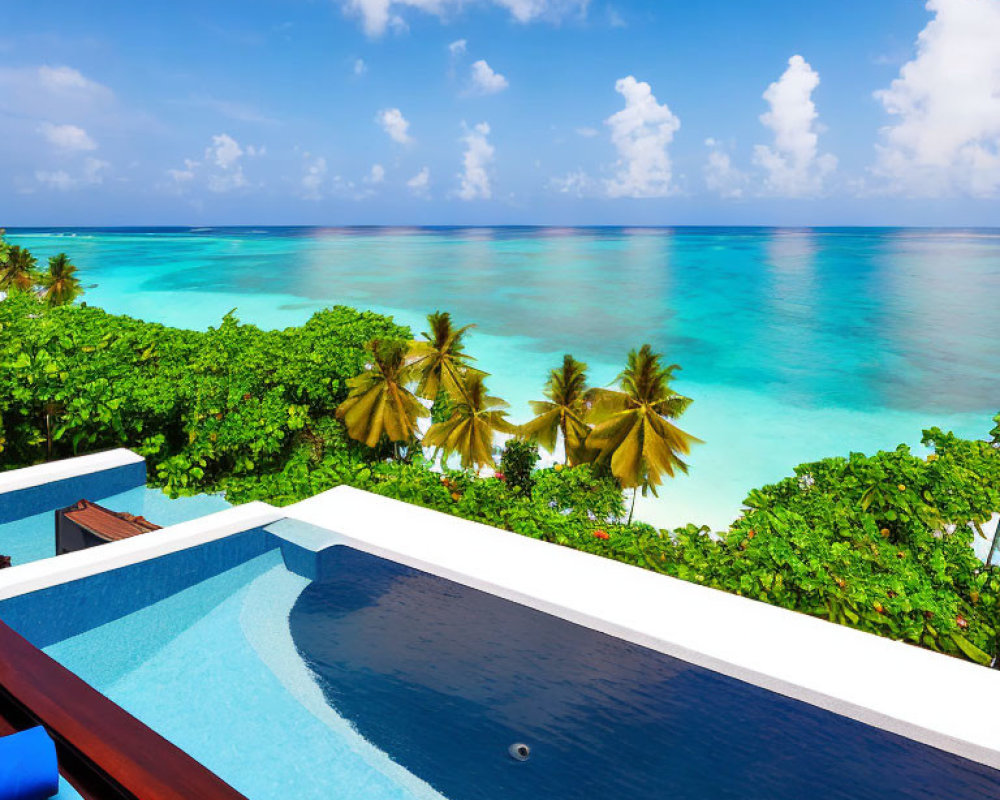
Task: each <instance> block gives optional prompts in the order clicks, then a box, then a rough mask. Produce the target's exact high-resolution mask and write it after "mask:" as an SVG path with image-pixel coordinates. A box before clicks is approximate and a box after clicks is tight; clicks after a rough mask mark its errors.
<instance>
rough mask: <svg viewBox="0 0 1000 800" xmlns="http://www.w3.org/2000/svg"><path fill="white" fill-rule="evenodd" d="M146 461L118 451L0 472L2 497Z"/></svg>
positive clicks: (140, 457) (134, 455)
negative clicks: (10, 493)
mask: <svg viewBox="0 0 1000 800" xmlns="http://www.w3.org/2000/svg"><path fill="white" fill-rule="evenodd" d="M142 461H143V458H142V456H140V455H136V454H135V453H133V452H132V451H131V450H126V449H124V448H119V449H117V450H108V451H106V452H104V453H93V454H91V455H87V456H77V457H76V458H65V459H62V460H61V461H50V462H48V463H46V464H36V465H35V466H33V467H22V468H21V469H12V470H8V471H7V472H0V495H4V494H7V493H9V492H17V491H20V490H22V489H31V488H33V487H35V486H41V485H43V484H46V483H55V482H57V481H64V480H68V479H70V478H79V477H81V476H83V475H92V474H94V473H95V472H104V471H106V470H109V469H115V468H116V467H125V466H128V465H130V464H138V463H140V462H142Z"/></svg>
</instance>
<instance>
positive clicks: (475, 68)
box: [472, 59, 510, 94]
mask: <svg viewBox="0 0 1000 800" xmlns="http://www.w3.org/2000/svg"><path fill="white" fill-rule="evenodd" d="M509 85H510V84H508V83H507V79H506V78H505V77H504V76H503V75H501V74H500V73H499V72H494V71H493V68H492V67H491V66H490V65H489V64H487V63H486V61H484V60H482V59H480V60H479V61H477V62H475V63H474V64H473V65H472V91H473V93H475V94H496V93H497V92H502V91H503V90H504V89H506V88H507V87H508V86H509Z"/></svg>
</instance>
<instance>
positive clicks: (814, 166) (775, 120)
mask: <svg viewBox="0 0 1000 800" xmlns="http://www.w3.org/2000/svg"><path fill="white" fill-rule="evenodd" d="M817 86H819V74H818V73H817V72H816V71H815V70H813V68H812V67H811V66H809V64H808V63H806V61H805V59H804V58H802V56H799V55H795V56H792V57H791V58H790V59H788V68H787V69H786V70H785V72H784V73H783V74H782V76H781V77H780V78H779V79H778V80H777V81H775V82H774V83H772V84H771V85H770V86H768V87H767V91H765V92H764V99H765V100H766V101H767V102H768V105H769V106H770V107H771V108H770V111H768V112H767V113H765V114H762V115H761V117H760V121H761V122H762V123H763V124H764V125H765V126H766V127H768V128H770V129H771V130H772V131H773V132H774V145H773V146H771V147H768V146H766V145H757V146H756V147H755V148H754V163H755V164H757V165H758V166H760V167H762V168H763V169H764V170H765V172H766V173H767V174H766V178H765V186H764V189H765V192H766V193H768V194H776V195H782V196H787V197H802V196H806V195H815V194H819V193H820V192H821V191H822V189H823V181H824V179H825V178H826V177H827V176H828V175H829V174H830V173H831V172H833V170H834V169H836V166H837V159H836V158H834V157H833V156H832V155H830V154H824V155H820V154H819V126H818V124H817V122H816V120H817V117H818V116H819V114H818V113H817V111H816V105H815V103H813V101H812V93H813V90H814V89H815V88H816V87H817Z"/></svg>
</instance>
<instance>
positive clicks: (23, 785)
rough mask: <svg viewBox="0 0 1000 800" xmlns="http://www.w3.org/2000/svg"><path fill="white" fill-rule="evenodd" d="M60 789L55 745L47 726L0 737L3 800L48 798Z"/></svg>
mask: <svg viewBox="0 0 1000 800" xmlns="http://www.w3.org/2000/svg"><path fill="white" fill-rule="evenodd" d="M58 791H59V763H58V762H57V760H56V746H55V744H54V743H53V741H52V739H50V738H49V735H48V734H47V733H46V732H45V728H42V727H38V728H29V729H28V730H26V731H21V732H20V733H12V734H11V735H10V736H4V737H3V738H0V800H45V798H48V797H52V796H53V795H54V794H56V792H58Z"/></svg>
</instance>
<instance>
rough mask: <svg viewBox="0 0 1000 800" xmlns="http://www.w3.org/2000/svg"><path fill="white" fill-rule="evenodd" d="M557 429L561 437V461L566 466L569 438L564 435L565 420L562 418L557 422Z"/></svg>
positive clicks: (567, 463) (567, 464)
mask: <svg viewBox="0 0 1000 800" xmlns="http://www.w3.org/2000/svg"><path fill="white" fill-rule="evenodd" d="M559 431H560V432H561V433H562V437H563V462H564V463H565V464H566V466H567V467H568V466H569V438H568V437H567V436H566V420H565V419H563V420H562V421H561V422H560V423H559Z"/></svg>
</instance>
